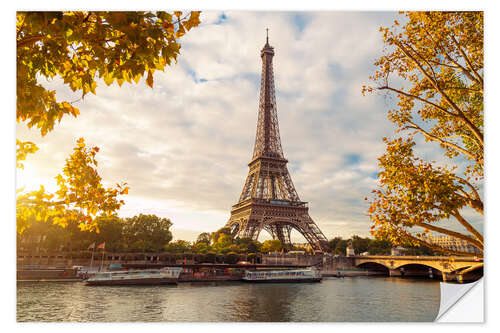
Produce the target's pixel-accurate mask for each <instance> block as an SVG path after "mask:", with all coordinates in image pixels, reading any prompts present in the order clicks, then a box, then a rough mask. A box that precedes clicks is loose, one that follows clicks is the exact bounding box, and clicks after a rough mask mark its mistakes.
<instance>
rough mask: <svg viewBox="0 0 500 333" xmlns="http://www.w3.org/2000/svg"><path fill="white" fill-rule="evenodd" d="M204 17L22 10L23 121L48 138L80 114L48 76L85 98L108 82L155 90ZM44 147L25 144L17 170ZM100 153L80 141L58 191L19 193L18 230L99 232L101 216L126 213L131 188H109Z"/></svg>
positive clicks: (20, 147)
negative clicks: (49, 224) (158, 76)
mask: <svg viewBox="0 0 500 333" xmlns="http://www.w3.org/2000/svg"><path fill="white" fill-rule="evenodd" d="M199 15H200V12H197V11H193V12H191V13H189V14H185V15H184V14H183V13H182V12H180V11H175V12H174V13H172V14H170V13H167V12H99V11H67V12H18V13H17V15H16V18H17V22H16V44H17V50H16V57H17V62H16V66H17V71H16V73H17V81H16V91H17V102H16V118H17V121H18V122H25V123H26V125H27V126H28V127H29V128H37V129H38V130H39V131H40V133H41V135H42V136H45V135H46V134H47V133H48V132H49V131H51V130H53V128H54V125H55V124H56V122H60V121H61V119H62V118H63V116H64V115H72V116H74V117H77V116H78V115H79V114H80V110H79V109H78V108H76V107H75V106H74V105H73V102H72V101H60V100H58V99H57V98H56V92H55V90H49V89H47V88H45V87H44V86H43V84H42V83H43V79H45V80H52V79H53V78H55V77H59V78H61V79H62V80H63V82H64V84H65V85H66V86H68V87H69V88H70V89H71V90H72V91H74V92H79V93H80V94H81V98H82V99H83V98H84V97H85V95H87V94H88V93H93V94H95V93H96V88H97V84H98V82H99V80H100V79H101V80H103V81H104V83H105V84H106V85H111V84H113V83H114V82H117V83H118V85H120V86H121V85H122V84H123V83H124V82H129V83H138V82H139V80H140V79H141V78H142V77H146V80H145V83H146V84H147V85H148V86H150V87H153V84H154V81H153V74H154V73H155V71H156V70H161V71H163V70H164V69H165V66H167V65H171V64H173V63H175V62H176V61H177V56H178V55H179V53H180V47H181V45H180V43H179V39H180V38H181V37H182V36H184V35H185V33H186V32H187V31H189V30H190V29H192V28H193V27H196V26H197V25H198V24H199V23H200V20H199ZM37 150H38V147H37V146H36V145H35V143H33V142H23V141H21V140H17V156H16V157H17V167H18V168H23V162H22V161H24V160H25V159H26V156H27V155H28V154H31V153H34V152H36V151H37ZM98 150H99V149H98V148H97V147H94V148H91V149H87V148H86V147H85V144H84V141H83V139H80V140H79V141H78V142H77V148H75V152H74V153H73V154H72V155H71V156H70V157H69V158H68V159H67V160H66V166H65V168H64V170H63V174H62V175H58V176H57V183H58V186H59V190H58V191H57V192H56V193H55V194H49V193H46V192H45V189H44V188H43V186H42V187H41V188H40V190H39V191H35V192H30V193H22V194H20V195H19V196H18V201H17V202H18V204H17V218H18V227H17V230H18V232H22V231H23V230H25V229H26V227H27V226H28V224H27V223H28V221H30V220H31V219H30V216H35V217H36V220H38V221H39V220H44V221H47V220H48V219H50V220H51V221H53V222H54V223H56V224H59V225H61V226H65V225H66V224H67V223H68V221H69V220H70V219H71V220H78V221H80V222H79V225H80V227H81V228H90V229H92V228H96V223H95V222H93V219H94V218H95V216H96V215H97V214H98V213H99V214H103V215H105V216H109V215H111V214H113V213H114V212H116V211H117V210H118V209H119V208H120V206H121V205H122V204H123V201H121V200H118V199H117V195H119V194H126V193H127V191H128V187H125V186H124V185H120V184H118V185H117V187H116V188H114V189H113V188H109V189H108V188H104V187H103V186H102V184H101V178H100V177H99V175H98V174H97V169H96V167H97V162H96V161H95V158H94V157H95V154H96V153H97V152H98ZM56 195H57V199H54V197H55V196H56ZM97 231H98V229H97Z"/></svg>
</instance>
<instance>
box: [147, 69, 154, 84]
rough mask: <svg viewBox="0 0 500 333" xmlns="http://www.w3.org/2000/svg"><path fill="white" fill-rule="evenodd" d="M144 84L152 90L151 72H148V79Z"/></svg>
mask: <svg viewBox="0 0 500 333" xmlns="http://www.w3.org/2000/svg"><path fill="white" fill-rule="evenodd" d="M146 84H147V85H148V86H150V87H151V88H153V73H151V70H149V71H148V78H147V79H146Z"/></svg>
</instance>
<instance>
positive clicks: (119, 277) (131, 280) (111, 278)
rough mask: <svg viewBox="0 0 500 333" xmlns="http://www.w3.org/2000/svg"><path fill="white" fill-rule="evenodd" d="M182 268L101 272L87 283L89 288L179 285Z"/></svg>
mask: <svg viewBox="0 0 500 333" xmlns="http://www.w3.org/2000/svg"><path fill="white" fill-rule="evenodd" d="M181 270H182V268H180V267H164V268H161V269H145V270H127V271H115V272H99V273H96V274H95V275H93V276H92V277H90V278H89V279H87V280H86V281H85V283H86V284H87V285H89V286H131V285H164V284H177V281H178V280H179V275H180V273H181Z"/></svg>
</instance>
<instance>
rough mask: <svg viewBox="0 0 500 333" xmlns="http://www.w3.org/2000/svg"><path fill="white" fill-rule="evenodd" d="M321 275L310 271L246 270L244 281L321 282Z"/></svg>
mask: <svg viewBox="0 0 500 333" xmlns="http://www.w3.org/2000/svg"><path fill="white" fill-rule="evenodd" d="M321 279H322V277H321V273H320V272H319V271H318V270H317V269H315V268H309V269H257V270H246V271H245V273H244V275H243V278H242V280H243V281H245V282H260V283H262V282H283V283H287V282H320V281H321Z"/></svg>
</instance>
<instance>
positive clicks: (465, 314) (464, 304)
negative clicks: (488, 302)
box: [436, 278, 484, 322]
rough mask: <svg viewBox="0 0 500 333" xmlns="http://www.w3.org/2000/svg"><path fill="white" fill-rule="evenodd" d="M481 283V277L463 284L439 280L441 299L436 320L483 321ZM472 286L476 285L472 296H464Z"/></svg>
mask: <svg viewBox="0 0 500 333" xmlns="http://www.w3.org/2000/svg"><path fill="white" fill-rule="evenodd" d="M483 283H484V282H483V278H481V279H479V280H478V281H475V282H471V283H465V284H453V283H443V282H441V301H440V305H439V313H438V315H437V317H436V321H437V322H483V321H484V316H483V300H484V297H483V295H484V293H483ZM474 287H476V288H475V289H474V290H475V291H476V292H475V293H474V295H472V296H473V297H472V298H470V299H467V298H468V297H467V296H466V297H464V295H466V294H468V293H469V291H470V290H471V289H472V288H474ZM462 297H464V299H462ZM476 303H479V304H476ZM450 309H451V310H450ZM455 310H456V313H455ZM471 310H474V311H471Z"/></svg>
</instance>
